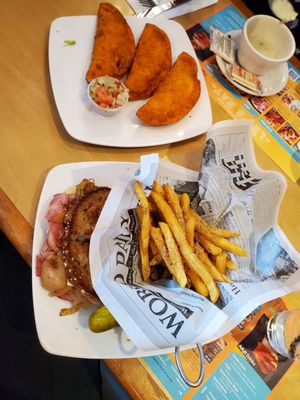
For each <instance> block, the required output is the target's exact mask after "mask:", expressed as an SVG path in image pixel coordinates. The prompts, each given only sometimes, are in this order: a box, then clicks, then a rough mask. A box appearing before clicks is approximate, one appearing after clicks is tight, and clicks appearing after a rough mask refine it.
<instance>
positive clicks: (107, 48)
mask: <svg viewBox="0 0 300 400" xmlns="http://www.w3.org/2000/svg"><path fill="white" fill-rule="evenodd" d="M134 54H135V41H134V36H133V33H132V31H131V28H130V26H129V25H128V24H127V22H126V19H125V18H124V17H123V15H122V14H121V13H120V11H119V10H118V9H117V8H115V7H114V6H113V5H112V4H109V3H100V5H99V9H98V18H97V28H96V35H95V38H94V48H93V54H92V61H91V64H90V67H89V69H88V71H87V73H86V80H87V82H90V81H91V80H92V79H94V78H97V77H98V76H103V75H109V76H112V77H114V78H117V79H119V78H121V77H122V76H123V75H124V74H125V72H127V71H128V69H129V68H130V66H131V64H132V61H133V58H134Z"/></svg>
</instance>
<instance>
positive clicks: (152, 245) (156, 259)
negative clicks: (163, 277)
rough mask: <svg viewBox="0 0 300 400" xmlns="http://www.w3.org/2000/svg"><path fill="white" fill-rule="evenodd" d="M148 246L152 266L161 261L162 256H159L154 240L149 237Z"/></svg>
mask: <svg viewBox="0 0 300 400" xmlns="http://www.w3.org/2000/svg"><path fill="white" fill-rule="evenodd" d="M149 248H150V250H151V254H152V258H151V261H150V267H153V266H155V265H158V264H160V263H161V262H162V256H161V254H160V252H159V250H158V248H157V246H156V244H155V243H154V240H153V239H152V238H151V237H150V241H149Z"/></svg>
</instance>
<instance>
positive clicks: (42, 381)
mask: <svg viewBox="0 0 300 400" xmlns="http://www.w3.org/2000/svg"><path fill="white" fill-rule="evenodd" d="M0 321H1V323H0V359H1V373H0V398H1V399H5V400H40V399H41V400H48V399H49V400H62V399H63V400H66V399H72V400H77V399H78V400H79V399H80V400H82V399H88V400H100V399H103V400H106V399H112V398H113V399H122V400H123V399H124V400H127V399H129V398H130V397H129V396H128V394H127V392H125V390H124V389H123V387H122V386H121V385H120V384H119V382H118V381H117V380H116V378H115V377H114V376H113V374H112V373H111V372H110V370H109V369H108V368H107V367H106V366H105V365H102V366H101V369H100V362H99V361H98V360H84V359H76V358H68V357H59V356H54V355H51V354H49V353H47V352H46V351H45V350H44V349H43V348H42V347H41V345H40V343H39V340H38V337H37V333H36V329H35V323H34V316H33V304H32V291H31V270H30V268H29V267H28V266H27V265H26V263H25V262H24V261H23V259H22V258H21V257H20V256H19V254H18V253H17V252H16V251H15V249H14V248H13V247H12V245H11V244H10V242H9V241H8V240H7V239H6V237H5V236H4V235H3V234H2V232H1V231H0ZM62 334H63V332H62ZM101 375H102V379H101ZM102 381H103V384H102ZM101 391H102V396H101Z"/></svg>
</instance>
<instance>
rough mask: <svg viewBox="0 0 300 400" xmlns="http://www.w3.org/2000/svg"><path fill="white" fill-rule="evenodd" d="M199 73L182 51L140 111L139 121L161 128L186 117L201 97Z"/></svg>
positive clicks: (192, 61) (189, 57)
mask: <svg viewBox="0 0 300 400" xmlns="http://www.w3.org/2000/svg"><path fill="white" fill-rule="evenodd" d="M197 71H198V67H197V63H196V61H195V60H194V58H193V57H192V56H190V55H189V54H187V53H185V52H182V53H181V54H180V55H179V56H178V58H177V60H176V62H175V63H174V65H173V68H172V69H171V71H170V72H169V74H168V75H167V77H166V79H165V80H164V81H163V83H162V84H161V85H160V86H159V88H158V89H157V91H156V92H155V93H154V95H153V96H152V97H151V98H150V99H149V100H148V101H147V103H146V104H144V105H143V106H142V107H141V108H139V109H138V111H137V113H136V115H137V116H138V117H139V119H140V120H141V121H142V122H144V123H145V124H148V125H153V126H159V125H168V124H172V123H174V122H177V121H178V120H180V119H181V118H183V117H184V116H185V115H186V114H187V113H188V112H189V111H190V110H191V109H192V108H193V107H194V105H195V104H196V103H197V100H198V99H199V97H200V92H201V85H200V81H199V80H198V78H197Z"/></svg>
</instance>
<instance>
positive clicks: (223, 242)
mask: <svg viewBox="0 0 300 400" xmlns="http://www.w3.org/2000/svg"><path fill="white" fill-rule="evenodd" d="M196 227H197V225H196ZM205 236H206V238H207V239H208V240H209V241H211V242H212V243H214V244H215V245H216V246H218V247H221V249H223V250H225V251H229V252H231V253H234V254H237V255H238V256H244V257H247V256H248V253H247V252H246V250H244V249H243V248H242V247H240V246H239V245H237V244H236V243H233V242H230V241H229V240H228V239H225V238H223V237H221V236H218V235H216V234H215V233H211V232H208V231H206V232H205Z"/></svg>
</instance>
